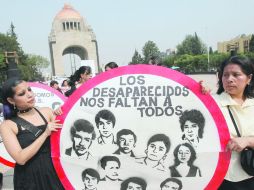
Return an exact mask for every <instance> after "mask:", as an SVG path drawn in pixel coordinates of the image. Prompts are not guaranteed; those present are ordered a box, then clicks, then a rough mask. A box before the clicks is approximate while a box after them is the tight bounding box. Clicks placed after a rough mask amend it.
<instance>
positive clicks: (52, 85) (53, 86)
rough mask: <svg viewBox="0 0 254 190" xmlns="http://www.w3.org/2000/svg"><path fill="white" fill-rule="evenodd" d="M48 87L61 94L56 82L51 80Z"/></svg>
mask: <svg viewBox="0 0 254 190" xmlns="http://www.w3.org/2000/svg"><path fill="white" fill-rule="evenodd" d="M49 85H50V87H51V88H54V89H55V90H57V91H59V92H61V93H62V91H61V89H60V88H59V84H58V82H57V81H55V80H52V81H51V82H50V84H49Z"/></svg>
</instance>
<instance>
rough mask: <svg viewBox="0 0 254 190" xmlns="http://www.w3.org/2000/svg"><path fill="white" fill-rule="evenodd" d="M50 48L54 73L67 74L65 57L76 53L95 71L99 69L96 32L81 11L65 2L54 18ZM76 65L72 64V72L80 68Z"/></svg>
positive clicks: (58, 74)
mask: <svg viewBox="0 0 254 190" xmlns="http://www.w3.org/2000/svg"><path fill="white" fill-rule="evenodd" d="M49 48H50V58H51V66H52V74H53V75H57V76H65V75H66V74H67V71H65V70H64V57H63V56H65V55H67V54H74V55H76V56H78V57H79V58H80V59H81V61H83V60H86V61H87V62H89V63H90V64H92V65H91V66H92V67H93V68H92V69H93V70H94V72H95V73H98V71H99V56H98V46H97V41H96V37H95V34H94V32H93V30H92V28H91V27H90V26H89V25H88V24H87V23H86V21H85V20H84V18H83V17H82V16H81V15H80V14H79V12H77V11H76V10H74V9H73V7H72V6H70V5H68V4H65V5H64V7H63V9H62V10H61V11H60V12H59V13H58V14H57V15H56V16H55V18H54V21H53V23H52V29H51V32H50V35H49ZM71 64H72V63H71ZM75 67H76V66H75V65H70V68H71V70H72V73H73V72H75V70H76V69H78V68H75Z"/></svg>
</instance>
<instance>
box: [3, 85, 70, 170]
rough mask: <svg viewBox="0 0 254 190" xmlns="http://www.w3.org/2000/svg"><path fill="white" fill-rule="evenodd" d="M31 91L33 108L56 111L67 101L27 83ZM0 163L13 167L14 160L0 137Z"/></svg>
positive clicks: (46, 88) (39, 86)
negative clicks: (33, 99)
mask: <svg viewBox="0 0 254 190" xmlns="http://www.w3.org/2000/svg"><path fill="white" fill-rule="evenodd" d="M29 85H30V86H31V88H32V91H33V92H34V95H35V106H37V107H50V108H52V109H56V108H57V107H60V106H61V105H62V104H63V103H64V101H65V100H66V99H67V98H66V97H65V96H64V95H63V94H61V93H60V92H58V91H57V90H55V89H53V88H51V87H49V86H47V85H44V84H40V83H35V82H29ZM0 162H1V163H3V164H4V165H6V166H9V167H14V166H15V160H13V158H12V157H11V156H10V155H9V154H8V152H7V151H6V149H5V147H4V145H3V143H2V139H1V136H0Z"/></svg>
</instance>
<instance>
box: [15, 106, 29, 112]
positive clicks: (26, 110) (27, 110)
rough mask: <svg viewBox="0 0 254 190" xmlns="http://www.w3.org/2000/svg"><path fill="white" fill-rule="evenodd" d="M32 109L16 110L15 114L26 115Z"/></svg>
mask: <svg viewBox="0 0 254 190" xmlns="http://www.w3.org/2000/svg"><path fill="white" fill-rule="evenodd" d="M32 109H33V107H31V108H27V109H25V110H18V109H17V113H27V112H29V111H31V110H32Z"/></svg>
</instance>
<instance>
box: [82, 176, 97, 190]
mask: <svg viewBox="0 0 254 190" xmlns="http://www.w3.org/2000/svg"><path fill="white" fill-rule="evenodd" d="M97 183H98V179H97V178H96V177H93V176H90V175H88V174H86V177H85V179H84V185H85V187H86V189H87V190H94V189H96V185H97Z"/></svg>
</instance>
